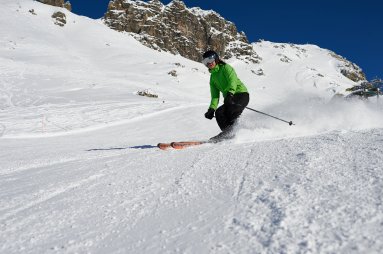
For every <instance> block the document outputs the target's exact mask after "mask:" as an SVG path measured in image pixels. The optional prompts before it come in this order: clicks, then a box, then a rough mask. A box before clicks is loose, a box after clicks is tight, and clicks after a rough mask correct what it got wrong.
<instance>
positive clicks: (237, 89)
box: [202, 50, 249, 142]
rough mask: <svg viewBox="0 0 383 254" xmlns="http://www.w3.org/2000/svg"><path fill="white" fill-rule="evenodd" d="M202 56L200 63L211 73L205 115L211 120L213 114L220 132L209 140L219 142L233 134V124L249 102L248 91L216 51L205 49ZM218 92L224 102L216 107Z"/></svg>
mask: <svg viewBox="0 0 383 254" xmlns="http://www.w3.org/2000/svg"><path fill="white" fill-rule="evenodd" d="M202 58H203V60H202V63H203V64H204V65H205V66H206V67H208V68H209V72H210V74H211V75H210V93H211V102H210V106H209V109H208V110H207V112H206V113H205V117H206V118H207V119H209V120H211V119H213V117H214V114H215V118H216V120H217V123H218V126H219V128H220V129H221V130H222V132H221V133H219V134H218V135H217V136H215V137H212V138H211V139H210V141H212V142H219V141H222V140H224V139H228V138H232V137H233V136H234V134H233V126H234V124H235V122H236V120H237V119H238V118H239V116H240V115H241V113H242V111H243V110H244V109H245V107H246V106H247V104H248V103H249V93H248V91H247V88H246V86H245V85H244V84H243V83H242V81H241V80H239V78H238V77H237V74H236V73H235V70H234V69H233V67H231V66H230V65H229V64H227V63H225V62H224V61H222V60H221V59H220V58H219V56H218V54H217V52H215V51H213V50H209V51H206V52H205V53H204V54H203V56H202ZM220 92H221V93H222V95H223V98H224V104H223V105H222V106H220V107H218V102H219V97H220ZM217 107H218V108H217Z"/></svg>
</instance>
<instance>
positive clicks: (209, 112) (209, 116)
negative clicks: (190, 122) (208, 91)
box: [205, 108, 215, 120]
mask: <svg viewBox="0 0 383 254" xmlns="http://www.w3.org/2000/svg"><path fill="white" fill-rule="evenodd" d="M214 111H215V110H214V109H212V108H209V109H208V110H207V112H206V113H205V117H206V118H207V119H209V120H211V119H213V117H214Z"/></svg>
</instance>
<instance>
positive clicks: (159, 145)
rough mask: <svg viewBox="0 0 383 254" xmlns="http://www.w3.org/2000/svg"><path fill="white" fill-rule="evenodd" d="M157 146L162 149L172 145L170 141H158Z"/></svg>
mask: <svg viewBox="0 0 383 254" xmlns="http://www.w3.org/2000/svg"><path fill="white" fill-rule="evenodd" d="M157 147H158V148H159V149H161V150H166V149H168V148H171V147H172V146H171V145H170V144H169V143H158V144H157Z"/></svg>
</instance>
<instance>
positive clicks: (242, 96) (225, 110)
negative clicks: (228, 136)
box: [215, 93, 250, 131]
mask: <svg viewBox="0 0 383 254" xmlns="http://www.w3.org/2000/svg"><path fill="white" fill-rule="evenodd" d="M249 100H250V98H249V94H248V93H238V94H234V96H233V101H234V104H230V105H227V104H223V105H222V106H220V107H219V108H218V109H217V110H216V111H215V119H216V120H217V123H218V126H219V128H221V130H222V131H224V130H225V129H228V128H229V127H231V126H233V124H234V123H235V121H236V120H237V119H238V117H239V116H240V115H241V114H242V111H243V110H244V109H245V107H246V106H247V104H249Z"/></svg>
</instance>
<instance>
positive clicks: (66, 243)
mask: <svg viewBox="0 0 383 254" xmlns="http://www.w3.org/2000/svg"><path fill="white" fill-rule="evenodd" d="M56 11H60V12H63V13H64V14H65V16H66V24H65V25H64V26H63V27H61V26H58V25H56V24H55V20H54V19H53V18H52V14H53V13H54V12H56ZM0 35H1V36H0V136H1V137H0V165H1V167H0V197H1V198H0V242H1V244H0V253H50V252H53V253H174V252H181V253H379V252H380V250H381V249H382V248H383V240H382V239H383V231H382V224H383V213H382V211H383V209H382V196H383V195H382V194H383V188H382V186H383V185H382V184H383V179H382V177H381V176H382V173H383V172H382V171H383V169H382V166H381V165H382V161H383V155H382V146H381V142H382V137H383V130H382V127H383V118H382V108H381V105H380V104H379V101H378V99H377V98H374V99H370V101H368V102H364V101H355V102H345V101H334V100H332V98H333V96H334V94H336V93H344V89H345V88H347V87H351V86H352V85H354V84H355V83H354V82H353V81H351V80H350V79H348V78H346V77H345V76H344V75H342V73H341V71H342V69H344V68H347V67H349V66H346V65H347V64H348V63H346V62H345V61H344V60H343V59H342V58H339V57H334V54H333V53H332V52H331V51H329V50H326V49H321V48H319V47H317V46H315V45H293V44H285V43H272V42H267V41H261V42H257V43H253V44H252V46H253V47H254V50H255V51H256V52H257V53H258V54H259V55H260V57H261V58H262V61H261V62H260V63H257V64H253V63H245V62H243V61H241V60H238V59H236V58H232V59H226V60H227V62H228V63H230V64H231V65H232V66H234V68H235V69H236V71H237V72H238V75H239V77H240V78H241V79H242V80H243V81H244V83H245V84H246V85H247V87H248V88H249V91H250V95H251V101H250V104H249V106H250V107H253V108H256V109H257V110H261V111H264V112H267V113H269V114H273V115H276V116H278V117H281V118H284V119H287V120H292V121H293V122H294V123H295V124H296V125H295V126H288V125H287V124H285V123H283V122H280V121H277V120H275V119H271V118H267V117H265V116H262V115H259V114H256V113H254V112H251V111H245V112H244V114H243V116H242V118H241V121H240V123H239V125H238V127H237V136H236V138H235V139H234V140H232V141H228V142H224V143H222V144H217V145H211V144H208V145H203V146H200V147H195V148H190V149H187V150H183V151H161V150H158V149H157V148H156V146H155V145H156V144H157V143H158V142H161V141H174V140H190V139H206V138H209V137H211V136H213V135H215V134H217V133H218V131H219V130H218V127H217V126H216V124H215V123H214V121H209V120H206V119H205V118H204V117H203V114H204V113H205V111H206V109H207V107H208V105H209V100H210V99H209V86H208V80H209V73H208V71H207V69H206V67H204V66H203V65H202V64H201V63H198V62H194V61H191V60H188V59H185V58H183V57H181V56H179V55H177V56H175V55H172V54H170V53H166V52H158V51H155V50H153V49H150V48H147V47H145V46H143V45H142V44H140V43H139V42H138V41H136V40H135V39H134V38H133V37H131V36H130V35H129V34H127V33H119V32H116V31H114V30H111V29H110V28H108V27H107V26H106V25H105V24H104V23H103V22H102V21H101V20H92V19H89V18H86V17H82V16H77V15H75V14H73V13H71V12H69V11H67V10H66V9H63V8H58V7H52V6H48V5H44V4H41V3H38V2H35V1H32V0H18V1H14V0H3V1H2V8H1V9H0ZM351 68H352V67H351ZM144 92H146V93H149V94H153V95H155V96H154V97H146V96H140V95H139V94H141V93H144Z"/></svg>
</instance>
